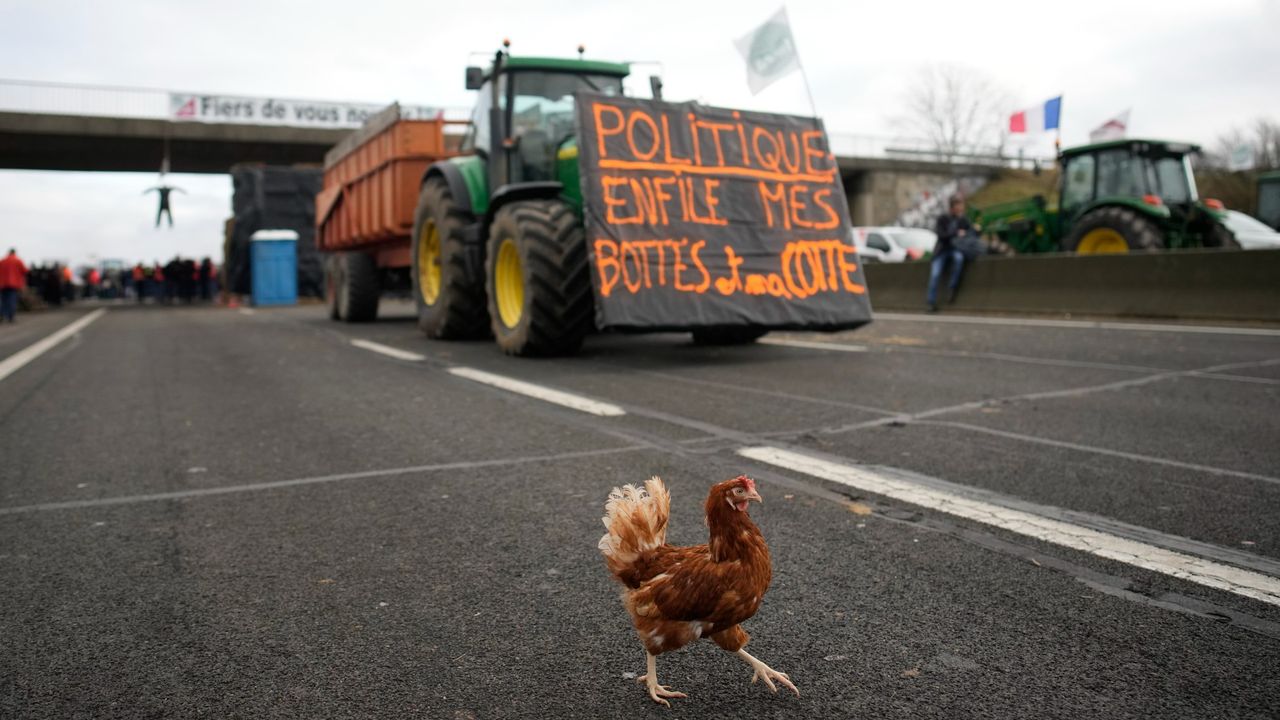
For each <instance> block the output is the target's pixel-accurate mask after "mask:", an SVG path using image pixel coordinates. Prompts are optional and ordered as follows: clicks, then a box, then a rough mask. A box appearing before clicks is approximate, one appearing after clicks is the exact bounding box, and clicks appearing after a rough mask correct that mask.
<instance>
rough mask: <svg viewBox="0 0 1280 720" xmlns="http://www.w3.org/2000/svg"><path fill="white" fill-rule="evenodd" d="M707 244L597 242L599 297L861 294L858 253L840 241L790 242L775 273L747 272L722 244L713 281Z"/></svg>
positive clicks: (797, 297)
mask: <svg viewBox="0 0 1280 720" xmlns="http://www.w3.org/2000/svg"><path fill="white" fill-rule="evenodd" d="M705 246H706V241H704V240H698V241H695V242H692V243H690V241H689V239H688V238H681V239H679V240H623V241H618V240H613V239H610V238H597V239H596V240H595V243H594V249H595V265H596V270H597V272H598V273H599V281H600V295H601V296H602V297H609V296H610V295H612V294H613V293H614V292H615V291H616V290H618V289H619V288H622V289H623V290H625V291H626V292H627V293H629V294H631V295H637V294H639V293H641V292H644V291H646V290H652V289H654V288H657V287H671V288H672V289H673V290H675V291H677V292H682V293H694V294H697V295H701V294H703V293H705V292H707V291H708V290H709V289H711V288H712V287H714V288H715V291H716V292H717V293H719V294H721V295H724V296H731V295H736V294H739V293H741V294H745V295H771V296H773V297H779V298H786V299H789V300H803V299H805V298H808V297H813V296H815V295H818V294H821V293H852V294H854V295H862V294H863V293H865V292H866V291H867V289H866V287H865V286H863V285H862V284H861V283H859V282H857V279H856V278H857V270H858V263H857V251H856V250H855V248H854V246H853V245H851V244H849V243H845V242H842V241H840V240H835V239H830V240H792V241H790V242H788V243H787V244H786V245H785V246H784V247H783V249H782V252H781V253H780V254H779V255H777V256H776V260H775V262H776V263H777V265H776V266H775V267H776V270H772V271H766V272H745V271H744V270H743V265H744V264H745V258H743V257H742V256H741V255H740V254H738V252H737V251H736V250H734V248H733V246H731V245H726V246H724V264H723V272H722V273H719V274H718V277H715V278H713V277H712V273H711V272H710V271H709V270H708V268H707V265H706V263H704V262H703V260H702V258H701V257H700V255H699V253H700V252H701V251H702V250H703V248H704V247H705Z"/></svg>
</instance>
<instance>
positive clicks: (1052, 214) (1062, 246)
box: [972, 139, 1239, 255]
mask: <svg viewBox="0 0 1280 720" xmlns="http://www.w3.org/2000/svg"><path fill="white" fill-rule="evenodd" d="M1199 149H1200V148H1199V147H1197V146H1195V145H1191V144H1188V143H1176V142H1168V141H1164V140H1128V139H1126V140H1113V141H1108V142H1101V143H1095V144H1092V145H1084V146H1081V147H1076V148H1069V149H1067V150H1063V151H1062V153H1061V155H1060V156H1059V158H1058V160H1059V167H1061V177H1060V178H1059V183H1058V198H1057V207H1056V208H1053V207H1050V206H1049V205H1048V203H1047V202H1046V200H1045V198H1044V197H1043V196H1041V195H1036V196H1034V197H1031V198H1028V199H1026V200H1017V201H1014V202H1008V203H1002V204H999V205H992V206H988V207H985V208H975V209H974V210H973V211H972V214H973V219H974V220H975V222H977V223H978V224H980V225H981V226H982V229H983V233H984V234H987V235H989V236H994V237H995V238H996V239H998V240H1000V241H1003V242H1004V243H1005V244H1007V245H1008V246H1009V247H1010V248H1012V250H1013V251H1014V252H1017V253H1035V252H1059V251H1065V252H1075V253H1080V254H1083V255H1094V254H1106V253H1126V252H1145V251H1152V250H1164V249H1179V248H1194V247H1211V248H1238V247H1239V244H1238V243H1236V241H1235V238H1234V236H1233V235H1232V234H1231V231H1230V230H1228V229H1227V228H1226V226H1225V225H1223V222H1222V220H1223V218H1224V217H1225V213H1224V212H1223V207H1222V203H1221V202H1219V201H1217V200H1212V199H1210V200H1203V201H1202V200H1200V198H1199V197H1198V196H1197V194H1196V184H1195V178H1194V177H1193V176H1192V173H1191V162H1190V156H1191V154H1192V153H1195V152H1198V151H1199Z"/></svg>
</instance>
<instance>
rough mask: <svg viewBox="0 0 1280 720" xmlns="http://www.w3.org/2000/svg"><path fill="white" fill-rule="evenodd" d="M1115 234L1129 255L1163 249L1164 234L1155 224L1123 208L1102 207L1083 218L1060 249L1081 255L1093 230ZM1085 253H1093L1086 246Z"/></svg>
mask: <svg viewBox="0 0 1280 720" xmlns="http://www.w3.org/2000/svg"><path fill="white" fill-rule="evenodd" d="M1108 230H1110V231H1114V232H1116V233H1119V234H1120V237H1121V238H1123V239H1124V242H1125V245H1127V246H1128V251H1129V252H1153V251H1156V250H1164V249H1165V243H1164V234H1163V233H1161V232H1160V228H1158V227H1156V225H1155V223H1153V222H1151V221H1150V220H1148V219H1147V218H1145V217H1143V216H1142V215H1140V214H1138V213H1137V212H1136V211H1134V210H1130V209H1128V208H1124V207H1114V206H1112V207H1103V208H1099V209H1097V210H1094V211H1093V212H1090V213H1089V214H1088V215H1085V216H1084V217H1083V218H1080V221H1079V222H1077V223H1076V226H1075V227H1074V228H1072V230H1071V234H1070V235H1068V236H1067V238H1066V240H1065V241H1064V242H1063V245H1062V249H1063V250H1065V251H1067V252H1081V250H1080V246H1081V243H1082V241H1083V240H1084V239H1085V238H1086V237H1088V236H1089V234H1090V233H1092V232H1095V231H1108ZM1085 253H1088V254H1092V252H1090V249H1089V247H1088V246H1087V245H1086V249H1085Z"/></svg>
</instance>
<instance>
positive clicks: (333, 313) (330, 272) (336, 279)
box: [324, 255, 342, 320]
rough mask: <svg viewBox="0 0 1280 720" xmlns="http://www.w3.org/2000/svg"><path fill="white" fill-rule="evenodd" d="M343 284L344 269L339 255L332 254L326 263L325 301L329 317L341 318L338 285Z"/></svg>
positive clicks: (331, 318)
mask: <svg viewBox="0 0 1280 720" xmlns="http://www.w3.org/2000/svg"><path fill="white" fill-rule="evenodd" d="M341 284H342V269H341V265H340V263H339V261H338V256H337V255H330V256H329V257H328V259H326V260H325V263H324V301H325V304H326V305H328V306H329V319H330V320H341V319H342V312H341V311H340V310H339V307H338V286H339V285H341Z"/></svg>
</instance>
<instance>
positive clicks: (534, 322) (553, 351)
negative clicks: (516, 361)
mask: <svg viewBox="0 0 1280 720" xmlns="http://www.w3.org/2000/svg"><path fill="white" fill-rule="evenodd" d="M584 237H585V236H584V233H583V230H582V223H581V222H580V221H579V220H578V216H577V214H575V213H574V211H573V208H572V207H570V206H569V205H568V204H567V203H564V202H562V201H560V200H529V201H523V202H513V203H511V204H510V205H507V206H505V207H503V208H502V209H501V210H499V211H498V214H497V215H496V216H495V217H494V219H493V225H492V226H491V227H490V231H489V244H488V247H487V248H486V252H485V290H486V295H487V296H488V308H489V318H490V322H489V324H490V327H491V328H492V329H493V336H494V340H496V341H497V343H498V347H499V348H501V349H502V351H503V352H504V353H507V354H508V355H525V356H529V355H532V356H551V355H568V354H571V353H574V352H576V351H577V350H578V348H579V347H581V346H582V339H583V338H584V337H586V334H587V333H588V332H590V330H591V328H592V313H593V310H594V304H593V300H592V295H591V280H590V276H589V275H588V274H587V273H588V269H587V244H586V240H585V239H584ZM508 240H510V241H511V242H512V244H513V245H514V247H515V252H516V255H517V257H518V258H519V262H520V277H521V278H522V283H523V292H522V300H523V303H522V304H521V305H519V306H518V307H519V310H520V311H519V314H518V317H517V318H516V319H515V322H514V324H513V325H511V326H508V324H507V322H506V321H504V320H503V316H502V313H501V311H500V305H499V297H498V289H497V281H496V280H495V277H496V272H497V269H498V266H499V264H500V260H499V254H500V249H501V247H502V244H503V243H504V242H506V241H508Z"/></svg>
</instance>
